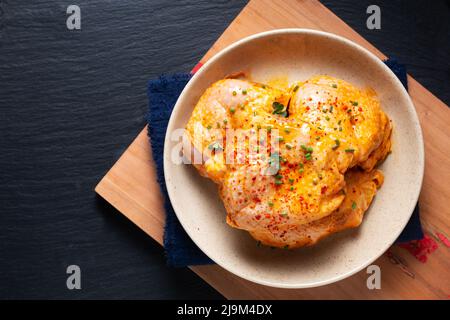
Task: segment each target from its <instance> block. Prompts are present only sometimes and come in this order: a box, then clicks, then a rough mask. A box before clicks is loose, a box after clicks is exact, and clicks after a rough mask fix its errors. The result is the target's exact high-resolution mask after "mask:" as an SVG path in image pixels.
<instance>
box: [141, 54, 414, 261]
mask: <svg viewBox="0 0 450 320" xmlns="http://www.w3.org/2000/svg"><path fill="white" fill-rule="evenodd" d="M385 63H386V65H387V66H388V67H389V68H391V70H392V71H393V72H394V73H395V74H396V75H397V77H398V78H399V79H400V81H401V82H402V83H403V85H404V86H405V88H408V84H407V79H406V70H405V67H404V66H403V65H401V64H399V63H398V62H397V61H396V60H395V59H389V60H387V61H385ZM190 78H191V74H187V73H180V74H173V75H162V76H160V77H159V78H158V79H154V80H150V81H149V82H148V88H147V89H148V91H147V94H148V105H149V110H148V114H147V122H148V127H149V131H148V132H149V138H150V139H151V145H152V150H153V159H154V160H155V163H156V169H157V177H158V183H159V184H160V186H161V191H162V194H163V196H164V208H165V211H166V225H165V229H164V248H165V253H166V259H167V264H168V265H169V266H174V267H184V266H188V265H201V264H211V263H213V261H212V260H211V259H209V258H208V257H207V256H206V255H205V254H204V253H203V252H202V251H201V250H200V249H199V248H198V247H197V246H196V245H195V244H194V242H193V241H192V240H191V239H190V238H189V236H188V235H187V234H186V232H185V231H184V229H183V227H182V226H181V224H180V222H179V221H178V219H177V217H176V215H175V212H174V211H173V208H172V205H171V204H170V200H169V197H168V195H167V189H166V185H165V180H164V169H163V150H164V138H165V135H166V129H167V123H168V121H169V118H170V114H171V113H172V109H173V107H174V105H175V103H176V101H177V99H178V96H179V95H180V93H181V91H182V90H183V88H184V86H185V85H186V84H187V83H188V81H189V79H190ZM422 238H423V232H422V226H421V224H420V218H419V206H418V205H417V206H416V208H415V210H414V213H413V215H412V217H411V220H410V221H409V222H408V225H407V226H406V227H405V229H404V230H403V232H402V234H401V235H400V237H399V238H398V239H397V242H406V241H410V240H417V239H422Z"/></svg>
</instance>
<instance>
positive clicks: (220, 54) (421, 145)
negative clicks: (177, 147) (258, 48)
mask: <svg viewBox="0 0 450 320" xmlns="http://www.w3.org/2000/svg"><path fill="white" fill-rule="evenodd" d="M282 34H306V35H314V36H320V37H325V38H331V39H332V40H335V41H339V42H341V43H343V44H345V45H346V46H350V47H352V48H353V49H355V50H357V51H359V53H361V54H363V55H365V56H366V57H367V58H368V59H370V60H371V61H372V62H374V63H375V64H378V66H380V67H381V69H383V70H384V72H386V73H387V74H389V76H390V78H392V79H393V80H394V83H395V86H396V87H397V88H398V89H399V90H400V92H401V93H402V95H403V96H404V97H405V98H406V102H407V104H408V107H409V108H410V109H411V116H412V120H413V124H414V127H415V128H416V130H415V131H416V134H417V136H418V140H419V141H418V144H419V148H418V150H417V156H418V166H419V167H420V168H419V173H420V183H419V184H418V185H417V187H416V190H415V193H416V194H415V195H414V197H413V198H414V201H411V205H410V208H408V211H409V212H410V214H409V216H408V219H405V222H404V223H403V225H402V227H401V228H399V231H398V232H397V234H396V235H395V237H393V240H392V241H390V242H389V243H388V244H387V245H386V246H385V247H381V249H378V252H377V253H376V254H374V256H373V257H372V258H371V259H368V260H367V261H366V262H365V263H362V264H360V265H359V266H357V267H354V268H352V269H350V270H348V271H347V272H345V273H341V274H339V275H336V276H334V277H330V278H328V279H325V280H321V281H316V282H311V283H306V284H305V283H285V282H272V281H265V280H264V279H260V278H257V277H252V276H248V275H245V274H242V273H241V272H240V270H239V267H234V266H224V265H222V264H219V263H217V262H216V261H215V260H214V259H212V258H211V256H210V255H209V254H208V252H206V251H205V250H204V249H203V248H201V246H200V245H199V243H197V241H196V240H195V237H193V236H192V235H193V234H192V233H191V232H190V230H189V228H187V227H186V226H185V224H184V223H183V219H181V218H180V216H181V214H180V213H179V212H181V211H182V208H180V207H178V206H177V205H176V202H175V201H172V199H175V198H176V195H175V193H174V191H173V190H172V189H171V188H169V186H170V184H169V183H168V181H167V177H168V174H169V172H168V168H169V163H168V162H169V161H170V160H169V158H170V157H169V156H168V154H169V150H168V148H169V147H168V145H169V144H170V137H169V135H170V132H172V131H173V129H174V128H173V126H174V122H175V120H174V116H173V115H174V114H175V113H177V112H178V109H180V106H181V104H182V103H181V101H183V100H184V98H185V96H186V95H188V94H189V92H190V89H191V87H192V86H193V84H194V83H195V80H196V79H197V78H199V77H200V76H201V75H202V74H203V73H205V72H208V69H209V67H210V66H211V65H213V64H214V63H215V62H216V61H218V60H219V59H221V58H222V57H223V56H224V55H226V54H227V53H229V52H230V51H232V50H234V49H236V48H237V47H239V46H242V45H243V44H245V43H248V42H251V41H254V40H257V39H261V38H265V37H271V36H274V35H282ZM163 158H164V161H163V168H164V180H165V184H166V189H167V193H168V195H169V199H170V201H171V204H172V207H173V209H174V212H175V214H176V216H177V218H178V220H179V221H180V224H181V225H182V226H183V229H184V230H185V231H186V233H187V234H188V235H189V237H190V238H191V240H192V241H193V242H194V243H195V245H197V247H198V248H199V249H200V250H201V251H202V252H203V253H204V254H205V255H207V256H208V257H209V258H210V259H211V260H212V261H214V262H215V263H216V264H217V265H219V266H220V267H222V268H224V269H225V270H227V271H228V272H231V273H232V274H234V275H236V276H238V277H240V278H243V279H246V280H248V281H251V282H254V283H257V284H261V285H265V286H269V287H275V288H285V289H300V288H313V287H319V286H324V285H327V284H330V283H334V282H337V281H340V280H343V279H346V278H348V277H350V276H352V275H354V274H355V273H357V272H359V271H361V270H363V269H365V268H366V267H367V266H369V265H371V264H372V263H373V262H374V261H375V260H377V259H378V258H379V257H380V256H381V255H383V254H384V253H385V252H386V251H387V250H388V249H389V248H390V247H391V246H392V245H393V244H394V243H395V241H396V239H397V238H398V237H399V236H400V234H401V233H402V231H403V230H404V228H405V227H406V225H407V223H408V222H409V219H410V218H411V215H412V213H413V211H414V208H415V206H416V204H417V202H418V200H419V195H420V191H421V189H422V184H423V177H424V170H425V152H424V140H423V134H422V128H421V126H420V122H419V118H418V115H417V112H416V109H415V107H414V104H413V102H412V100H411V97H410V95H409V93H408V91H407V90H406V89H405V87H404V86H403V84H402V83H401V82H400V80H399V79H398V78H397V76H396V75H395V74H394V73H393V72H392V70H391V69H389V67H388V66H386V64H385V63H384V62H383V61H382V60H381V59H380V58H378V57H377V56H376V55H375V54H373V53H372V52H370V51H369V50H367V49H366V48H364V47H362V46H361V45H359V44H357V43H355V42H353V41H351V40H349V39H347V38H345V37H342V36H339V35H336V34H333V33H329V32H324V31H319V30H313V29H307V28H284V29H274V30H270V31H265V32H261V33H257V34H253V35H250V36H248V37H245V38H243V39H240V40H238V41H236V42H234V43H232V44H231V45H229V46H227V47H226V48H224V49H222V50H221V51H220V52H218V53H217V54H215V55H214V56H213V57H211V58H210V59H209V60H208V61H207V62H206V63H205V64H204V65H203V66H202V67H201V68H200V69H199V70H198V71H197V72H196V73H195V74H194V75H193V76H192V78H191V79H190V80H189V82H188V83H187V85H186V86H185V87H184V89H183V91H182V92H181V94H180V96H179V97H178V99H177V102H176V103H175V106H174V108H173V110H172V113H171V116H170V119H169V122H168V125H167V130H166V135H165V139H164V152H163Z"/></svg>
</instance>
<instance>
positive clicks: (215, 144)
mask: <svg viewBox="0 0 450 320" xmlns="http://www.w3.org/2000/svg"><path fill="white" fill-rule="evenodd" d="M208 149H209V150H218V151H220V150H223V147H222V145H221V144H220V143H219V142H213V143H211V144H210V145H209V146H208Z"/></svg>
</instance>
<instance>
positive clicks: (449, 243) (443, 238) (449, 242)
mask: <svg viewBox="0 0 450 320" xmlns="http://www.w3.org/2000/svg"><path fill="white" fill-rule="evenodd" d="M436 235H437V237H438V238H439V240H441V241H442V243H443V244H445V246H446V247H447V248H450V240H448V238H447V237H446V236H445V235H444V234H442V233H440V232H436Z"/></svg>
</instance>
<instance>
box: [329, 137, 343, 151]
mask: <svg viewBox="0 0 450 320" xmlns="http://www.w3.org/2000/svg"><path fill="white" fill-rule="evenodd" d="M334 142H335V145H334V146H332V147H331V149H333V150H336V149H337V148H339V146H340V145H341V142H340V141H339V140H338V139H336V140H334Z"/></svg>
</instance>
